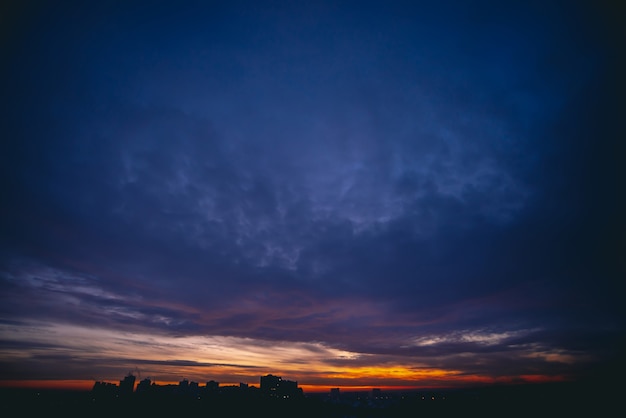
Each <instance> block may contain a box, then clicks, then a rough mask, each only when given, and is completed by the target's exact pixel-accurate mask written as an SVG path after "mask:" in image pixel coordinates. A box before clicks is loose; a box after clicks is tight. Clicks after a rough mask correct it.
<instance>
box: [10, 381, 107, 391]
mask: <svg viewBox="0 0 626 418" xmlns="http://www.w3.org/2000/svg"><path fill="white" fill-rule="evenodd" d="M116 383H118V382H116ZM93 384H94V381H93V380H0V388H16V389H42V390H43V389H45V390H48V389H59V390H81V391H84V390H91V389H92V388H93Z"/></svg>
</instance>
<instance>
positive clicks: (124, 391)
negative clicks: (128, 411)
mask: <svg viewBox="0 0 626 418" xmlns="http://www.w3.org/2000/svg"><path fill="white" fill-rule="evenodd" d="M134 390H135V375H134V374H132V373H129V374H127V375H126V377H124V379H122V380H120V388H119V393H120V395H128V394H132V393H133V391H134Z"/></svg>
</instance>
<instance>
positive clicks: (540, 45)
mask: <svg viewBox="0 0 626 418" xmlns="http://www.w3.org/2000/svg"><path fill="white" fill-rule="evenodd" d="M3 8H4V11H3V13H0V14H1V15H3V17H2V25H1V26H2V27H3V29H2V37H1V39H2V61H3V62H2V70H1V76H2V99H3V100H2V114H3V117H2V143H1V145H0V147H1V148H0V172H1V178H0V180H1V185H2V196H3V197H2V205H1V210H2V213H1V215H2V216H1V218H0V290H1V293H0V302H1V303H0V327H1V328H0V379H1V380H7V381H9V380H20V379H59V380H61V379H67V380H81V379H87V380H89V379H90V378H91V377H92V376H94V375H98V376H101V377H106V378H110V379H116V378H119V377H121V374H122V373H125V371H126V370H127V369H128V367H129V365H132V366H133V367H135V366H137V365H138V364H140V365H141V366H140V367H141V368H143V370H145V371H146V372H144V374H145V373H148V374H151V375H152V376H158V377H159V378H160V379H161V380H172V381H174V380H176V379H177V378H178V377H177V376H179V375H180V374H182V372H180V371H177V370H178V369H180V367H181V366H183V365H184V366H185V367H187V368H185V370H184V373H186V374H187V375H189V376H192V377H194V378H197V379H200V381H203V380H202V379H206V380H210V379H211V378H212V376H213V375H216V376H218V378H219V379H220V380H222V381H229V380H228V379H232V381H238V380H245V379H246V376H248V375H246V374H245V373H249V374H250V375H251V376H255V375H259V374H261V373H263V372H265V371H270V372H271V371H278V372H281V373H284V374H286V375H287V377H290V376H293V377H296V378H298V379H299V381H300V382H305V383H306V382H308V383H309V384H330V385H332V384H333V382H337V381H339V382H341V383H343V384H368V383H367V382H369V381H373V382H374V383H378V384H399V385H400V384H402V385H406V384H411V385H421V384H451V382H452V383H453V382H478V381H481V382H489V381H510V380H519V379H521V380H524V379H526V380H533V379H535V380H537V379H539V380H540V379H561V378H572V377H578V376H581V375H584V373H587V372H588V371H589V370H592V369H593V368H594V367H597V366H602V365H603V363H604V362H608V361H612V360H611V359H612V358H613V356H614V355H616V354H617V353H619V352H620V350H623V348H624V347H623V336H624V308H623V306H622V303H621V293H620V286H619V285H620V284H621V282H622V280H623V278H624V273H625V261H624V252H625V245H624V237H625V236H626V229H625V225H624V215H623V214H624V213H626V212H625V209H626V208H625V207H624V191H623V186H622V184H621V181H620V180H621V178H626V177H625V176H624V169H623V161H624V156H625V154H624V147H623V144H622V142H623V138H624V122H623V115H624V110H625V109H624V104H623V97H624V96H623V94H624V93H626V91H625V88H624V87H625V86H624V77H623V75H622V74H623V73H624V70H625V68H624V61H623V57H624V55H623V54H624V30H623V28H621V27H620V26H619V24H620V22H619V16H620V14H621V15H622V16H623V12H624V10H623V7H621V8H619V7H615V6H613V5H611V3H610V2H595V3H593V4H592V3H591V2H557V1H543V2H487V1H478V2H398V1H386V2H375V1H372V2H342V1H336V2H331V1H315V2H274V1H271V2H267V1H260V2H231V1H229V2H184V1H183V2H143V1H140V2H103V4H83V2H62V3H61V4H57V3H46V2H27V4H20V5H17V4H14V5H13V6H11V5H9V6H3ZM96 341H98V343H95V342H96ZM277 347H278V348H277ZM125 350H127V351H125ZM225 353H226V354H225ZM59 364H62V365H63V366H59ZM216 366H217V367H218V369H219V370H218V369H216ZM177 367H178V369H176V368H177ZM249 370H252V371H249ZM394 373H395V374H394ZM333 377H334V378H336V379H338V380H333ZM342 379H343V380H342Z"/></svg>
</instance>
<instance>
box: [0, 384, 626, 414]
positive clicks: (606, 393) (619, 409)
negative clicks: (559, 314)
mask: <svg viewBox="0 0 626 418" xmlns="http://www.w3.org/2000/svg"><path fill="white" fill-rule="evenodd" d="M138 395H139V394H136V393H134V394H132V395H129V396H126V397H119V396H118V397H110V398H98V397H96V396H94V393H92V392H68V391H50V390H49V391H37V390H25V389H1V390H0V404H1V405H2V410H3V411H10V413H9V414H8V415H4V414H3V416H7V417H8V416H24V417H30V416H33V417H35V416H36V417H39V416H41V417H44V416H55V417H63V416H66V417H69V416H71V417H74V416H80V417H97V416H107V417H120V416H121V417H124V416H153V417H167V416H172V417H196V416H197V417H265V416H268V417H269V416H271V417H274V418H278V417H328V418H344V417H346V418H347V417H354V418H366V417H371V418H384V417H387V418H394V417H474V416H477V417H478V416H480V417H543V416H546V417H547V416H550V417H613V416H615V417H621V416H626V415H623V414H624V412H625V410H624V404H625V400H626V392H624V391H622V390H621V389H619V388H614V387H610V388H606V390H605V389H603V388H602V386H601V385H599V384H586V385H574V384H553V385H528V386H511V387H490V388H480V389H466V390H457V391H438V392H430V391H415V392H403V393H401V392H383V393H379V394H376V396H374V395H373V394H372V393H366V392H363V393H342V394H341V395H340V396H339V397H335V398H331V397H330V396H329V395H327V394H308V395H307V394H305V395H304V396H303V397H299V398H295V399H276V398H268V397H264V396H261V395H260V394H252V395H251V394H250V393H245V394H243V393H239V394H226V395H224V394H220V395H217V394H213V395H206V394H205V395H202V396H195V395H194V396H180V395H164V394H152V395H144V396H138Z"/></svg>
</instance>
